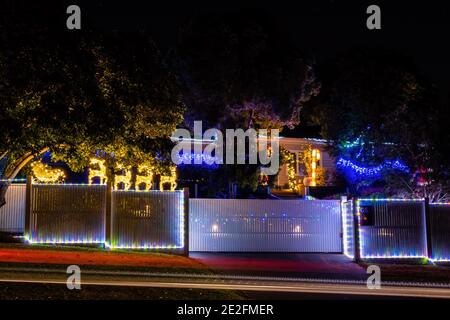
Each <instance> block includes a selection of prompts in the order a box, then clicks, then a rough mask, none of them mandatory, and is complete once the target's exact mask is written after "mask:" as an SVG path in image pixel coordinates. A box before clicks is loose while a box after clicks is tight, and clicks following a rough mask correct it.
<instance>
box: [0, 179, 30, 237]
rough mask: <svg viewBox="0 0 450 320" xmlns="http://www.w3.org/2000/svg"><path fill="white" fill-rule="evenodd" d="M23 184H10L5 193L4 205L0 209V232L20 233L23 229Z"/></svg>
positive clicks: (24, 188) (24, 190)
mask: <svg viewBox="0 0 450 320" xmlns="http://www.w3.org/2000/svg"><path fill="white" fill-rule="evenodd" d="M25 195H26V185H25V184H12V185H10V186H9V187H8V191H6V204H5V205H4V206H3V207H1V208H0V231H3V232H11V233H21V232H23V230H24V227H25Z"/></svg>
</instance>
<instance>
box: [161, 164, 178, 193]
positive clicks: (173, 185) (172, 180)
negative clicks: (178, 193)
mask: <svg viewBox="0 0 450 320" xmlns="http://www.w3.org/2000/svg"><path fill="white" fill-rule="evenodd" d="M176 181H177V168H176V167H172V168H171V169H170V176H161V177H160V179H159V190H160V191H163V190H164V184H166V183H170V191H174V190H175V189H176V188H177V182H176Z"/></svg>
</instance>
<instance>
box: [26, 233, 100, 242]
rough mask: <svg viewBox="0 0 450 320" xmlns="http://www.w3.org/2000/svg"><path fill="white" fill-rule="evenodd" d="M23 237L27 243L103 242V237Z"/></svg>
mask: <svg viewBox="0 0 450 320" xmlns="http://www.w3.org/2000/svg"><path fill="white" fill-rule="evenodd" d="M24 239H25V241H26V242H27V243H29V244H102V243H104V242H105V240H104V239H103V238H98V239H81V240H80V239H77V240H74V239H71V238H45V239H40V240H33V239H32V238H30V236H28V235H26V236H24Z"/></svg>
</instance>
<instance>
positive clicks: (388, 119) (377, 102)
mask: <svg viewBox="0 0 450 320" xmlns="http://www.w3.org/2000/svg"><path fill="white" fill-rule="evenodd" d="M320 75H321V80H322V84H323V86H322V92H321V95H320V97H318V98H317V99H315V101H314V102H313V104H312V108H314V110H315V112H314V113H313V115H312V118H313V121H315V122H316V123H318V124H320V125H321V128H322V135H323V136H324V137H325V138H327V139H330V140H332V141H333V151H334V152H335V155H338V156H342V157H344V158H347V159H352V160H353V161H354V162H355V163H358V164H359V165H361V166H369V167H376V166H378V165H380V164H383V163H384V161H386V160H388V161H395V160H398V159H400V160H401V161H403V162H404V163H405V164H406V165H407V166H408V167H409V169H410V170H409V172H408V173H406V172H405V171H404V170H403V171H402V170H395V168H392V167H389V166H384V167H383V169H382V174H381V176H378V175H374V176H373V177H369V178H367V179H365V178H358V179H357V181H355V180H352V181H350V182H351V184H353V186H354V187H355V189H358V187H359V186H367V185H371V184H373V183H374V182H376V183H380V182H382V185H383V186H385V187H387V188H386V190H387V191H388V192H389V193H392V192H393V193H395V192H400V191H401V189H402V188H400V187H399V186H398V185H397V186H396V187H393V185H392V184H391V183H390V181H400V180H404V181H412V179H413V175H414V174H416V173H417V170H419V169H420V168H433V170H434V172H437V168H436V166H435V165H433V162H434V161H435V160H436V159H437V158H438V155H437V154H435V151H436V150H437V148H436V147H437V146H438V144H439V143H438V141H437V140H436V139H435V138H436V132H435V130H436V127H437V123H438V121H439V115H438V108H437V102H436V101H437V99H436V93H435V92H434V90H433V88H432V86H431V85H430V84H429V83H428V82H427V81H426V80H425V79H424V78H422V77H421V76H420V75H419V73H418V72H417V70H416V69H415V67H414V66H413V64H412V63H409V61H408V59H407V58H405V57H403V56H399V55H397V54H393V53H390V52H379V51H373V50H372V51H370V52H368V51H361V50H359V51H355V52H352V53H350V54H347V55H344V56H342V57H340V58H338V59H336V61H333V62H331V63H330V64H327V65H324V66H323V69H322V72H321V74H320ZM389 163H391V162H389ZM388 167H389V168H388ZM445 170H448V168H447V169H445ZM439 171H440V170H439ZM358 177H359V176H358ZM361 177H363V176H362V175H361ZM374 177H375V178H374ZM389 177H392V178H389ZM393 178H394V179H393ZM380 180H381V181H380ZM386 183H387V184H386ZM405 187H406V186H404V187H403V189H404V188H405ZM355 191H357V190H355ZM411 195H412V194H411Z"/></svg>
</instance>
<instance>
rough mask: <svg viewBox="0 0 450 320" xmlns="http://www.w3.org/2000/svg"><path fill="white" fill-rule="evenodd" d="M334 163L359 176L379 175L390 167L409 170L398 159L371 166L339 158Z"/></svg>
mask: <svg viewBox="0 0 450 320" xmlns="http://www.w3.org/2000/svg"><path fill="white" fill-rule="evenodd" d="M336 165H337V166H338V167H340V168H342V169H350V170H352V171H351V173H353V174H357V175H358V176H360V177H367V178H375V177H378V176H380V175H381V172H382V170H384V169H392V170H399V171H403V172H409V168H408V167H407V166H406V165H404V164H403V163H402V162H401V161H400V160H393V161H392V160H385V161H384V162H383V163H382V164H380V165H378V166H372V167H363V166H360V165H357V164H355V163H353V162H352V161H351V160H346V159H344V158H339V159H338V161H337V162H336Z"/></svg>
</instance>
